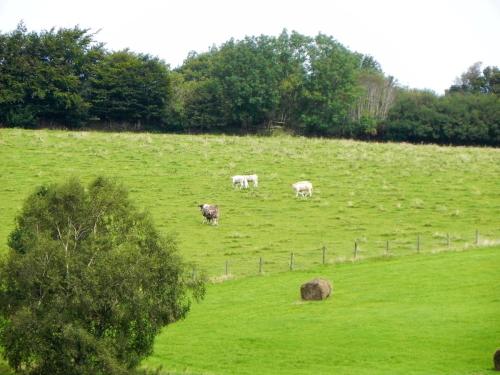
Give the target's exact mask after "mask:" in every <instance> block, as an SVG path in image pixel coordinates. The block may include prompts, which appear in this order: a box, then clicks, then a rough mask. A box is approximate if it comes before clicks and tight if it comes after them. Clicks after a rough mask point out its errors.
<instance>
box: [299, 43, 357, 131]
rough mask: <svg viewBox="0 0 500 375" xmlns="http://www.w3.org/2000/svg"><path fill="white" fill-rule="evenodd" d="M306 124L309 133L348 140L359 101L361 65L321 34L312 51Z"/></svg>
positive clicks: (306, 99) (307, 83)
mask: <svg viewBox="0 0 500 375" xmlns="http://www.w3.org/2000/svg"><path fill="white" fill-rule="evenodd" d="M308 55H309V59H308V65H309V69H307V75H306V80H305V94H304V98H303V101H302V103H303V107H302V108H303V114H302V121H303V123H304V127H305V130H306V132H307V133H310V134H320V135H332V136H346V135H349V134H348V132H347V129H346V128H345V126H344V125H346V124H347V121H348V113H349V109H350V108H351V106H352V105H353V104H354V100H355V97H356V77H357V71H356V69H357V66H358V64H357V63H358V61H357V59H356V57H355V55H354V54H353V53H352V52H349V51H348V50H347V49H346V48H345V47H343V46H342V45H341V44H340V43H338V42H336V41H335V40H334V39H333V38H331V37H328V36H326V35H322V34H319V35H318V36H317V37H316V38H315V40H314V45H313V46H312V47H311V48H310V49H309V51H308Z"/></svg>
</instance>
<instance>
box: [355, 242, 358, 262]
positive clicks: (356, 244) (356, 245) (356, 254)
mask: <svg viewBox="0 0 500 375" xmlns="http://www.w3.org/2000/svg"><path fill="white" fill-rule="evenodd" d="M357 257H358V241H354V259H356V258H357Z"/></svg>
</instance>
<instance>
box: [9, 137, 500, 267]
mask: <svg viewBox="0 0 500 375" xmlns="http://www.w3.org/2000/svg"><path fill="white" fill-rule="evenodd" d="M0 160H1V163H0V181H1V184H0V212H1V215H0V253H1V252H3V251H5V248H6V245H5V244H6V239H7V236H8V233H9V232H10V231H11V230H12V228H13V225H14V217H15V215H16V213H17V212H18V211H19V209H20V208H21V205H22V201H23V200H24V199H25V197H26V196H27V195H28V194H29V193H30V192H31V191H32V190H33V189H34V187H35V186H37V185H40V184H46V183H50V182H54V181H61V180H63V179H66V178H67V177H68V176H70V175H76V176H79V177H80V178H81V179H82V180H83V181H85V182H86V181H89V180H90V179H91V178H92V177H94V176H97V175H99V174H105V175H111V176H114V177H116V178H118V179H119V180H120V181H122V182H123V183H124V184H126V185H127V186H128V187H129V188H130V193H131V197H132V198H133V199H134V200H135V201H136V202H137V204H138V205H139V206H141V207H144V208H146V209H148V210H150V211H151V212H152V214H153V216H154V218H155V221H156V223H157V225H158V226H159V227H160V229H161V230H163V231H164V232H171V233H175V234H176V236H177V238H178V241H179V244H180V248H181V251H182V253H183V254H184V255H185V257H186V258H188V259H190V260H192V261H194V262H196V263H197V264H199V265H200V266H201V267H202V268H204V269H206V271H207V273H208V274H209V275H221V274H222V273H224V272H225V264H226V260H228V261H229V263H228V265H229V270H228V271H229V272H230V273H233V274H234V275H236V276H240V275H248V274H255V273H257V271H258V262H259V257H262V258H263V260H264V271H265V272H271V271H281V270H286V269H287V268H288V261H289V258H290V252H291V251H293V252H294V253H295V262H296V268H297V269H301V268H302V269H305V268H308V267H311V266H314V265H317V264H319V263H320V262H321V261H322V254H321V250H320V249H321V247H322V246H323V245H325V246H326V247H327V262H333V261H334V260H336V259H344V258H346V257H352V252H353V248H354V241H355V240H357V241H358V243H359V250H360V252H359V254H358V255H359V256H361V257H370V256H372V255H378V254H382V253H383V252H384V251H385V248H386V244H387V242H386V241H389V246H390V252H391V253H394V254H410V253H412V252H414V251H415V249H416V241H417V235H420V236H421V237H420V243H421V249H422V251H431V250H435V249H441V248H444V247H446V246H447V245H446V243H447V239H446V238H447V233H449V234H450V238H451V246H452V247H453V246H457V247H463V246H464V245H465V244H467V243H472V242H474V241H475V231H476V229H478V230H479V233H480V240H481V241H483V242H487V241H492V240H496V239H497V238H499V237H500V220H499V219H498V218H499V217H500V194H499V192H500V183H499V176H500V150H498V149H488V148H464V147H453V148H452V147H437V146H432V145H431V146H415V145H407V144H377V143H361V142H353V141H338V140H324V139H304V138H292V137H275V138H261V137H229V136H189V135H152V134H130V133H118V134H116V133H97V132H64V131H25V130H19V129H17V130H10V129H0ZM253 172H255V173H258V174H259V177H260V186H259V187H258V189H249V190H247V191H239V190H235V189H233V188H232V186H231V182H230V176H231V175H233V174H241V173H253ZM303 179H308V180H311V181H312V182H313V184H314V188H315V190H314V195H313V197H312V198H311V199H300V198H299V199H296V198H295V197H294V194H293V191H292V189H291V184H292V183H293V182H295V181H298V180H303ZM203 202H211V203H216V204H218V205H219V206H220V208H221V219H220V225H219V226H218V227H214V226H209V225H202V224H201V215H200V213H199V210H198V207H197V205H198V204H200V203H203Z"/></svg>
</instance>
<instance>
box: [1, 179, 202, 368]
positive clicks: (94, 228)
mask: <svg viewBox="0 0 500 375" xmlns="http://www.w3.org/2000/svg"><path fill="white" fill-rule="evenodd" d="M9 246H10V249H11V250H10V253H9V255H8V257H7V259H6V260H5V261H4V262H3V263H0V322H3V323H2V324H0V344H1V346H2V347H3V355H4V356H5V358H6V359H7V360H8V362H9V364H10V365H11V366H12V367H13V368H14V369H16V370H18V371H20V372H22V373H25V374H37V375H76V374H79V375H84V374H88V375H90V374H92V375H98V374H101V375H112V374H125V373H127V371H128V370H129V369H132V368H133V367H134V366H136V365H137V364H138V363H139V361H140V360H141V359H142V358H143V357H145V356H146V355H148V354H150V353H151V350H152V345H153V340H154V337H155V336H156V334H157V333H158V332H159V330H160V329H161V328H162V327H163V326H165V325H167V324H169V323H172V322H174V321H176V320H178V319H181V318H183V317H184V316H185V315H186V313H187V312H188V310H189V306H190V295H193V294H194V296H195V297H201V296H202V295H203V284H202V282H201V281H200V280H193V279H192V278H191V277H189V278H188V277H187V276H186V273H185V265H184V264H183V262H182V260H181V258H180V257H179V255H178V254H177V250H176V245H175V243H174V242H173V240H172V239H171V238H165V237H162V236H161V235H160V234H159V233H158V232H157V230H156V229H155V227H154V225H153V222H152V220H151V217H150V216H149V215H148V214H147V213H144V212H141V211H139V210H137V209H136V208H135V207H134V206H133V204H132V203H131V202H130V200H129V199H128V196H127V192H126V190H125V189H124V188H123V187H121V186H120V185H118V184H116V183H114V182H112V181H110V180H108V179H105V178H97V179H96V180H94V181H93V182H92V183H91V184H90V185H89V186H88V188H85V187H84V186H82V185H81V183H80V182H79V181H78V180H70V181H69V182H67V183H63V184H59V185H50V186H42V187H40V188H38V189H37V190H36V191H35V192H34V193H33V194H31V195H30V196H29V197H28V199H27V200H26V202H25V204H24V207H23V210H22V212H21V214H20V215H19V217H18V218H17V225H16V228H15V229H14V231H13V232H12V233H11V235H10V239H9Z"/></svg>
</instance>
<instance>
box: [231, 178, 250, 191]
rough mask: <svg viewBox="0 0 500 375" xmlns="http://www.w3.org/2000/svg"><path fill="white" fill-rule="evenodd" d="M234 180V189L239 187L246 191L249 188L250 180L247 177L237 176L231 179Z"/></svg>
mask: <svg viewBox="0 0 500 375" xmlns="http://www.w3.org/2000/svg"><path fill="white" fill-rule="evenodd" d="M231 178H232V180H233V187H235V186H237V185H239V187H240V189H241V188H243V189H246V188H248V180H247V176H240V175H237V176H233V177H231Z"/></svg>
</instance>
